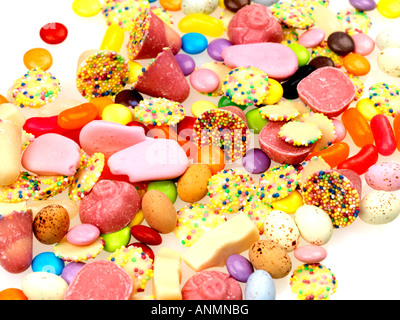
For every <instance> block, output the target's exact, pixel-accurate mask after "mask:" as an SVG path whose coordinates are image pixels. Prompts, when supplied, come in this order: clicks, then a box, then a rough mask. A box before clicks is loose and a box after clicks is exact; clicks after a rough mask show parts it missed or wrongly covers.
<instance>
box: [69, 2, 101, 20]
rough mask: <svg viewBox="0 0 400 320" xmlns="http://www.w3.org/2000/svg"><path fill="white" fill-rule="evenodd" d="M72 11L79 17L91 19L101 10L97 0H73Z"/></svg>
mask: <svg viewBox="0 0 400 320" xmlns="http://www.w3.org/2000/svg"><path fill="white" fill-rule="evenodd" d="M72 10H73V11H74V12H75V13H76V14H77V15H78V16H81V17H85V18H88V17H93V16H95V15H96V14H98V13H99V12H100V10H101V3H100V1H99V0H74V2H73V3H72Z"/></svg>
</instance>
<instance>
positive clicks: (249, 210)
mask: <svg viewBox="0 0 400 320" xmlns="http://www.w3.org/2000/svg"><path fill="white" fill-rule="evenodd" d="M253 199H256V198H253ZM272 210H273V208H272V206H271V205H270V204H267V203H264V202H262V201H251V202H248V203H247V204H246V205H245V206H244V208H243V210H242V213H243V214H245V215H247V216H248V217H249V218H250V219H251V220H252V221H253V222H254V224H255V225H256V226H257V229H258V231H259V232H260V235H262V234H263V233H264V223H265V218H266V217H267V215H268V214H269V213H270V212H271V211H272Z"/></svg>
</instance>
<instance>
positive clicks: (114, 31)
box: [100, 25, 125, 52]
mask: <svg viewBox="0 0 400 320" xmlns="http://www.w3.org/2000/svg"><path fill="white" fill-rule="evenodd" d="M124 37H125V32H124V30H123V29H122V28H121V27H119V26H117V25H111V26H109V27H108V28H107V30H106V33H105V34H104V38H103V41H102V43H101V46H100V50H110V51H115V52H119V51H120V50H121V48H122V44H123V43H124Z"/></svg>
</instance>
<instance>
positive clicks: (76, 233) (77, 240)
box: [66, 223, 100, 246]
mask: <svg viewBox="0 0 400 320" xmlns="http://www.w3.org/2000/svg"><path fill="white" fill-rule="evenodd" d="M99 236H100V230H99V228H97V227H96V226H95V225H93V224H89V223H81V224H78V225H76V226H75V227H72V228H71V229H70V230H69V231H68V233H67V235H66V237H67V241H68V242H69V243H72V244H74V245H77V246H86V245H88V244H91V243H93V242H95V241H96V240H97V238H98V237H99Z"/></svg>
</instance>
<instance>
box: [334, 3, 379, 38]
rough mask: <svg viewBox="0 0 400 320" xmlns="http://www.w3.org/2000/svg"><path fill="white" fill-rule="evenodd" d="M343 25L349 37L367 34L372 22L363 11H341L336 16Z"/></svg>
mask: <svg viewBox="0 0 400 320" xmlns="http://www.w3.org/2000/svg"><path fill="white" fill-rule="evenodd" d="M336 17H337V18H338V19H339V20H340V21H341V22H342V24H343V26H344V28H345V32H346V33H348V34H349V35H353V34H356V33H364V34H368V32H369V30H370V29H371V26H372V22H371V20H370V19H369V18H368V16H367V14H366V13H365V12H364V11H360V10H356V9H349V10H342V11H340V12H339V13H338V14H337V16H336Z"/></svg>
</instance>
